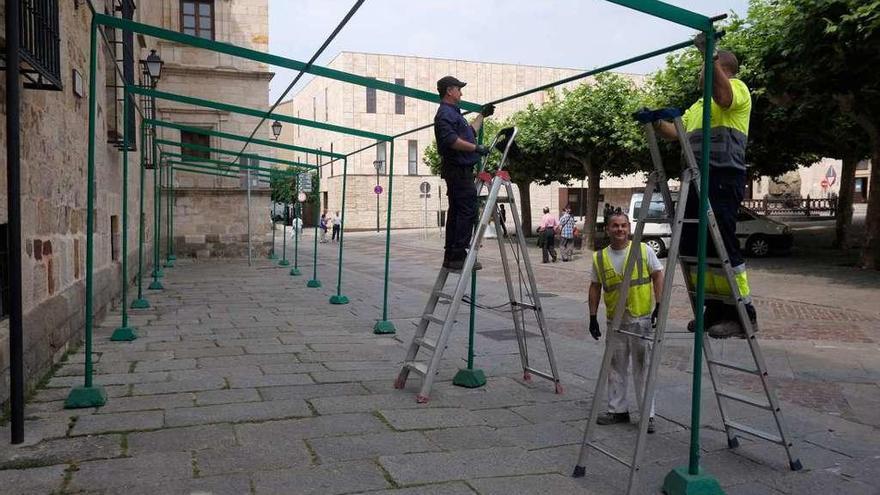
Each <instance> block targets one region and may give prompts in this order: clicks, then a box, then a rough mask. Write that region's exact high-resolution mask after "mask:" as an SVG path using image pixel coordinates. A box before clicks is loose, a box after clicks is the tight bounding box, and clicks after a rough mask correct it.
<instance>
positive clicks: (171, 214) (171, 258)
mask: <svg viewBox="0 0 880 495" xmlns="http://www.w3.org/2000/svg"><path fill="white" fill-rule="evenodd" d="M168 182H169V183H170V186H171V199H170V200H169V201H168V208H169V213H168V261H169V262H170V263H171V266H174V262H175V261H177V256H175V255H174V200H175V197H176V196H175V192H174V168H173V167H172V168H171V179H170V180H169V181H168Z"/></svg>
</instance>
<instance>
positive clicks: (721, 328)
mask: <svg viewBox="0 0 880 495" xmlns="http://www.w3.org/2000/svg"><path fill="white" fill-rule="evenodd" d="M694 44H695V45H696V46H697V48H698V49H699V50H700V53H702V54H703V56H711V57H713V58H714V60H715V63H714V69H713V76H712V129H711V132H710V136H711V140H712V142H711V144H710V151H709V203H710V204H711V205H712V211H713V213H714V214H715V220H716V222H717V223H718V230H719V231H720V232H721V238H722V240H723V242H724V248H725V249H726V250H727V255H728V256H729V257H730V265H731V267H733V271H734V274H735V276H736V285H737V287H738V288H739V292H740V295H742V297H743V299H744V300H745V302H746V312H747V313H748V315H749V319H750V320H751V323H752V327H753V328H754V330H755V331H757V330H758V326H757V315H756V312H755V307H754V306H753V305H752V302H751V289H750V288H749V281H748V277H747V276H746V265H745V259H744V258H743V255H742V253H741V252H740V249H739V241H738V240H737V238H736V217H737V213H738V211H739V206H740V203H741V202H742V200H743V195H744V194H745V185H746V180H747V174H746V142H747V141H748V134H749V118H750V116H751V112H752V98H751V94H750V93H749V88H748V87H747V86H746V85H745V83H744V82H742V81H741V80H739V79H736V77H735V76H736V74H737V72H738V71H739V61H738V60H737V59H736V56H735V55H734V54H733V53H731V52H728V51H719V52H718V53H715V54H708V55H707V54H706V53H705V46H706V44H705V37H703V35H699V36H698V37H697V39H696V40H695V42H694ZM702 82H703V75H702V73H701V74H700V86H701V87H702ZM682 124H683V125H684V129H685V132H687V138H688V141H690V145H691V149H692V150H693V153H694V157H695V158H696V160H697V164H698V165H699V164H700V157H701V151H702V142H703V99H702V98H700V99H699V100H697V102H696V103H694V104H693V105H692V106H691V107H690V108H688V110H687V111H686V112H685V113H684V116H683V117H682ZM654 126H655V128H656V129H657V132H658V134H659V135H660V136H661V137H663V138H664V139H668V140H675V139H677V138H678V133H677V132H676V130H675V126H674V125H673V124H671V123H669V122H664V121H658V122H656V123H655V124H654ZM699 204H700V200H699V195H698V194H697V191H696V188H691V189H690V192H689V194H688V200H687V207H686V209H685V217H686V218H698V216H699ZM681 254H683V255H686V256H696V254H697V225H696V224H694V223H688V224H685V225H684V227H683V230H682V239H681ZM707 254H708V256H709V257H714V256H717V254H716V252H715V246H714V244H713V243H712V239H711V237H710V238H709V244H708V251H707ZM694 276H695V274H692V277H694ZM706 291H707V293H709V294H715V295H722V296H729V295H730V294H731V290H730V287H729V286H728V284H727V279H726V278H725V276H724V272H723V271H722V270H721V268H720V267H717V266H716V267H713V266H709V267H708V270H707V272H706ZM703 321H704V322H705V325H706V332H707V333H708V334H709V336H710V337H715V338H727V337H732V336H737V335H739V336H742V335H744V331H743V328H742V325H740V322H739V317H738V315H737V311H736V306H733V305H729V304H725V303H723V302H722V301H715V300H707V301H706V312H705V314H704V320H703ZM693 323H694V322H693V320H692V321H691V323H690V324H689V325H688V329H689V330H691V331H693V327H694V325H693Z"/></svg>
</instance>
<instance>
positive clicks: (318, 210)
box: [306, 155, 321, 289]
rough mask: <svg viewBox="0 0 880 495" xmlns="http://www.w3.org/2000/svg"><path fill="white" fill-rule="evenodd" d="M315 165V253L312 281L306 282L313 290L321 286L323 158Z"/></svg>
mask: <svg viewBox="0 0 880 495" xmlns="http://www.w3.org/2000/svg"><path fill="white" fill-rule="evenodd" d="M315 164H317V165H318V173H317V174H316V175H315V183H314V184H313V185H312V192H314V193H315V198H317V199H316V201H315V202H316V203H317V204H318V207H317V208H316V209H315V252H314V253H313V255H312V279H311V280H309V281H308V282H306V287H311V288H313V289H315V288H318V287H320V286H321V281H320V280H318V227H319V226H320V224H321V179H320V176H321V169H320V166H321V157H320V156H318V155H315Z"/></svg>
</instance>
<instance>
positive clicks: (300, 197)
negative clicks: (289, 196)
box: [296, 192, 306, 203]
mask: <svg viewBox="0 0 880 495" xmlns="http://www.w3.org/2000/svg"><path fill="white" fill-rule="evenodd" d="M296 200H297V201H299V202H300V203H305V202H306V193H304V192H300V193H299V194H297V195H296Z"/></svg>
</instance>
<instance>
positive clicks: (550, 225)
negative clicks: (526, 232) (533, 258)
mask: <svg viewBox="0 0 880 495" xmlns="http://www.w3.org/2000/svg"><path fill="white" fill-rule="evenodd" d="M557 225H559V221H558V220H556V216H555V215H553V214H552V213H550V208H548V207H546V206H545V207H544V216H543V217H541V225H539V226H538V235H540V236H541V237H542V238H543V241H544V244H543V245H542V246H541V257H542V259H543V262H544V263H549V262H550V258H551V257H552V258H553V262H554V263H556V245H555V244H556V242H555V241H556V226H557Z"/></svg>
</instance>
